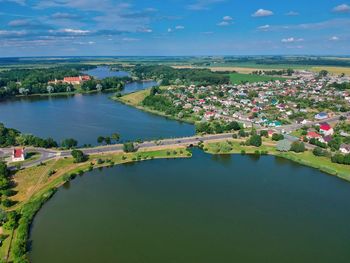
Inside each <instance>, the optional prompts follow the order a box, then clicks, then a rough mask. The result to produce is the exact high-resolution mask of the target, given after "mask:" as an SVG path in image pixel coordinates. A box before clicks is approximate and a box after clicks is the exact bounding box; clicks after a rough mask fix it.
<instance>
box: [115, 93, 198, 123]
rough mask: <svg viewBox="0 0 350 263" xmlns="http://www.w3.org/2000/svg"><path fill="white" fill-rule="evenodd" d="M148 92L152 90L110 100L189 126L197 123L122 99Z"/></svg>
mask: <svg viewBox="0 0 350 263" xmlns="http://www.w3.org/2000/svg"><path fill="white" fill-rule="evenodd" d="M148 90H150V89H149V88H148V89H144V90H140V91H135V92H131V93H128V94H125V95H123V96H121V97H116V96H111V97H110V99H111V100H113V101H118V102H120V103H123V104H125V105H128V106H130V107H133V108H136V109H138V110H141V111H143V112H148V113H152V114H154V115H157V116H161V117H164V118H167V119H169V120H175V121H179V122H184V123H189V124H193V125H194V124H195V123H196V122H195V121H194V120H191V119H187V118H185V119H181V118H178V117H175V116H171V115H167V114H165V113H163V112H160V111H157V110H152V109H150V108H147V107H144V106H142V105H138V104H135V103H132V102H130V101H127V100H125V99H122V98H123V97H125V96H128V95H133V94H136V93H140V92H145V91H148Z"/></svg>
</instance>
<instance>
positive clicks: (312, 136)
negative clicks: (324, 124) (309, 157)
mask: <svg viewBox="0 0 350 263" xmlns="http://www.w3.org/2000/svg"><path fill="white" fill-rule="evenodd" d="M306 138H307V139H308V140H310V139H320V138H322V136H321V135H320V134H318V133H317V132H314V131H310V132H308V133H307V135H306Z"/></svg>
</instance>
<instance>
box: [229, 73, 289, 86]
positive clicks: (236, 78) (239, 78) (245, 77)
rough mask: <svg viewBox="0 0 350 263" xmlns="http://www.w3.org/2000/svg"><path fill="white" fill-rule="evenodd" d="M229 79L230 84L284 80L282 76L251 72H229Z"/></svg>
mask: <svg viewBox="0 0 350 263" xmlns="http://www.w3.org/2000/svg"><path fill="white" fill-rule="evenodd" d="M230 80H231V83H232V84H241V83H244V82H249V83H254V82H261V81H263V82H267V81H270V80H286V79H285V78H282V77H272V76H259V75H252V74H241V73H231V74H230Z"/></svg>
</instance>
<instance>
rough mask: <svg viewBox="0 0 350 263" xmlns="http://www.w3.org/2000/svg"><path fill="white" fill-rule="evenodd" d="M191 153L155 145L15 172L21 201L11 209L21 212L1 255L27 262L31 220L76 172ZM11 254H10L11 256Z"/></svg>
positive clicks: (60, 160)
mask: <svg viewBox="0 0 350 263" xmlns="http://www.w3.org/2000/svg"><path fill="white" fill-rule="evenodd" d="M188 157H191V153H190V152H189V151H188V150H187V149H186V148H185V147H170V148H164V147H162V148H158V149H157V148H155V149H154V150H148V151H140V152H135V153H110V154H98V155H91V156H89V160H88V161H86V162H84V163H74V161H73V158H62V159H55V160H51V161H48V162H46V163H44V164H43V165H39V166H35V167H31V168H27V169H24V170H20V171H18V172H17V173H16V174H15V175H14V181H15V184H16V187H15V189H14V190H15V191H16V192H17V193H16V195H14V196H13V197H12V200H14V201H16V202H17V204H16V205H15V206H13V207H11V208H9V209H7V210H8V211H16V212H17V214H18V215H20V219H19V221H18V225H17V227H15V229H14V231H13V229H6V230H5V232H4V234H5V235H8V236H7V238H6V239H5V240H4V242H3V244H2V247H1V249H0V258H1V259H6V258H7V259H6V260H5V262H12V261H14V262H19V260H22V261H20V262H27V261H26V253H27V249H28V248H27V240H28V238H29V228H30V225H31V222H32V220H33V218H34V216H35V214H36V213H37V211H38V210H39V209H40V208H41V206H42V205H43V204H44V203H45V202H46V201H47V200H49V199H50V198H51V196H52V195H53V194H54V193H55V191H56V189H57V188H59V187H60V186H62V185H64V184H65V183H67V182H69V181H70V180H72V179H74V178H75V177H76V176H81V175H83V174H84V173H85V172H88V171H91V170H92V169H102V168H103V167H111V166H114V165H119V164H126V163H130V162H137V161H145V160H152V159H161V158H188ZM7 255H8V256H7Z"/></svg>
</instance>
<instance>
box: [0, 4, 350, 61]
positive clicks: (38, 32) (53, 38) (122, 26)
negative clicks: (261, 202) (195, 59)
mask: <svg viewBox="0 0 350 263" xmlns="http://www.w3.org/2000/svg"><path fill="white" fill-rule="evenodd" d="M153 55H156V56H180V55H350V2H344V0H340V1H338V0H283V1H281V0H245V1H238V0H148V1H146V0H130V1H128V0H121V1H119V0H0V57H19V56H153Z"/></svg>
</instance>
